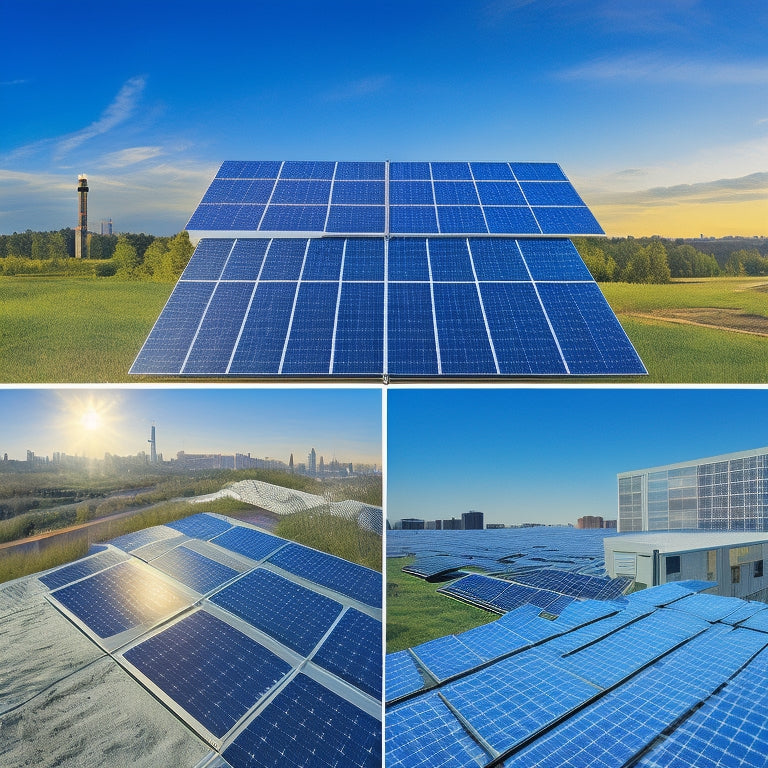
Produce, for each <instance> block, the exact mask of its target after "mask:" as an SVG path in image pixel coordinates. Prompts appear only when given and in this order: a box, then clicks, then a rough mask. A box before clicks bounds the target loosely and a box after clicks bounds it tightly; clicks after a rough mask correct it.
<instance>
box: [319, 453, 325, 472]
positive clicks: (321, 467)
mask: <svg viewBox="0 0 768 768" xmlns="http://www.w3.org/2000/svg"><path fill="white" fill-rule="evenodd" d="M320 474H321V475H322V474H325V461H324V460H323V457H322V456H321V457H320Z"/></svg>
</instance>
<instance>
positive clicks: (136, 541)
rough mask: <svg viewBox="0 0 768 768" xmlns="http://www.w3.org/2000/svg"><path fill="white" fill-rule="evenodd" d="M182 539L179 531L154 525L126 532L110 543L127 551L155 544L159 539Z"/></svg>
mask: <svg viewBox="0 0 768 768" xmlns="http://www.w3.org/2000/svg"><path fill="white" fill-rule="evenodd" d="M173 539H181V536H180V534H179V532H178V531H175V530H173V529H172V528H169V527H167V526H165V525H154V526H152V527H151V528H142V529H141V530H140V531H134V532H133V533H126V534H124V535H123V536H118V537H117V538H116V539H112V541H110V542H109V543H110V544H112V545H113V546H115V547H117V548H118V549H122V550H123V551H125V552H133V550H134V549H138V548H139V547H144V546H146V545H147V544H154V543H156V542H159V541H170V540H173Z"/></svg>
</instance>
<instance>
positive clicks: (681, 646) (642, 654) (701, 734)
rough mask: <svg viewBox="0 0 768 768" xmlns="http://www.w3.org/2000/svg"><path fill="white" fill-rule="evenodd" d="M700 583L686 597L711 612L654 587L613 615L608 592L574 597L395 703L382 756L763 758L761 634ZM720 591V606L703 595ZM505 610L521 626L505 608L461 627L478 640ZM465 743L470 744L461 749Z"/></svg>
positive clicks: (433, 762) (483, 760) (422, 760)
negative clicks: (522, 643)
mask: <svg viewBox="0 0 768 768" xmlns="http://www.w3.org/2000/svg"><path fill="white" fill-rule="evenodd" d="M708 586H709V585H707V584H704V585H702V588H707V587H708ZM704 597H706V598H707V599H706V605H705V603H704V602H700V604H699V605H694V603H692V604H691V605H689V608H696V609H697V612H701V610H699V609H704V612H705V613H706V614H707V616H708V617H709V618H710V619H711V620H712V623H709V622H707V621H705V620H702V619H701V618H698V617H697V616H694V615H693V614H692V613H691V614H687V613H684V612H683V611H682V610H677V609H676V608H674V607H670V608H656V607H655V606H654V603H656V602H663V601H664V599H665V597H664V596H660V597H659V598H658V599H651V600H647V601H645V604H644V605H640V604H638V605H635V606H633V605H625V606H623V607H622V606H620V605H618V604H613V608H612V610H613V611H614V614H613V615H609V614H607V613H606V609H607V608H608V607H609V605H608V604H606V603H601V602H595V601H592V600H588V601H586V602H583V603H574V604H573V606H572V607H571V608H569V609H568V612H567V614H568V615H567V616H564V617H562V618H560V619H557V620H555V621H553V622H548V623H549V624H550V625H551V626H552V627H553V637H552V639H551V640H549V641H547V640H546V639H545V641H544V642H543V643H542V644H539V645H537V646H535V647H528V648H525V647H523V648H522V650H521V651H520V652H519V653H515V655H512V656H509V657H508V658H505V659H503V660H501V661H497V662H495V663H492V664H491V665H490V666H488V667H486V668H484V669H482V670H479V671H472V670H469V671H468V672H467V673H466V674H465V675H463V676H461V677H460V679H457V680H455V681H452V682H449V683H447V684H443V685H440V684H438V685H437V687H436V688H433V689H432V690H430V691H428V692H425V693H422V694H417V695H416V697H415V698H412V699H410V700H408V701H405V702H401V703H399V704H394V705H391V706H390V707H389V708H388V710H387V734H386V736H387V738H386V745H387V746H386V748H387V764H388V765H398V766H401V765H402V766H405V765H408V766H409V768H417V767H419V766H438V765H467V764H477V765H487V764H489V763H490V762H491V760H492V759H493V758H496V757H499V756H500V757H501V758H502V759H503V764H504V765H505V766H508V767H509V768H512V766H515V767H517V766H521V767H522V766H529V765H541V766H548V765H552V766H561V765H562V766H570V768H577V767H580V766H584V765H590V766H598V767H599V768H609V766H610V767H616V768H618V766H623V765H628V764H632V765H635V764H637V765H641V766H647V767H648V768H661V766H664V767H665V768H667V767H668V766H674V767H675V768H683V766H686V767H688V766H691V767H692V768H704V766H707V768H711V767H712V766H714V765H745V766H755V767H756V766H764V765H765V744H766V743H768V742H767V741H766V739H768V726H767V725H766V720H765V716H764V710H765V707H766V706H767V705H768V699H766V695H765V689H766V682H768V651H766V650H765V647H766V644H767V643H768V635H766V634H764V633H763V632H760V631H753V630H751V629H746V628H743V627H733V626H732V625H730V624H728V623H726V622H725V621H720V620H716V619H714V617H715V616H716V615H724V614H725V616H726V618H727V615H734V613H735V612H734V611H733V608H734V604H733V601H732V600H731V599H729V598H719V597H714V596H710V595H706V596H704ZM685 599H688V598H685ZM716 601H722V606H721V608H720V610H714V609H713V608H712V605H711V603H713V602H716ZM680 602H681V607H682V603H683V602H684V600H681V601H680ZM696 602H699V601H696ZM741 602H743V601H741ZM744 605H748V604H747V603H744ZM593 607H594V608H595V610H592V608H593ZM523 610H530V609H521V611H520V614H522V612H523ZM616 611H618V613H616ZM643 612H645V615H644V614H643ZM739 612H740V613H742V614H743V615H746V614H747V613H748V611H746V610H743V611H739ZM624 613H626V614H627V615H626V616H623V615H622V614H624ZM758 615H759V614H758ZM601 616H602V617H604V618H602V619H601V618H600V617H601ZM508 619H509V620H512V621H516V623H515V625H513V626H514V629H515V630H516V634H519V635H520V636H523V635H524V634H525V621H524V620H522V617H521V620H517V616H515V614H507V615H506V616H504V617H502V618H500V619H498V620H497V621H496V622H493V624H490V625H486V626H484V627H479V628H477V630H471V631H470V632H467V633H462V635H460V636H458V637H461V638H462V639H463V641H464V643H465V644H466V645H468V646H471V644H472V639H473V637H474V639H475V640H476V641H477V647H478V648H479V647H481V646H482V643H483V639H484V638H483V636H482V634H481V633H482V631H484V630H488V629H489V628H491V627H493V625H494V624H500V623H501V622H504V621H506V620H508ZM535 621H538V622H542V620H541V619H538V618H535ZM558 625H563V626H560V627H558ZM571 627H578V628H576V629H574V630H572V629H570V628H571ZM510 628H511V627H510ZM475 633H476V634H475ZM571 635H573V636H574V638H577V641H576V643H573V642H570V636H571ZM488 637H489V638H490V637H491V635H488ZM443 640H447V638H445V639H443ZM424 645H428V644H424ZM529 645H530V643H529ZM574 645H575V646H576V647H577V650H576V651H575V652H574ZM437 648H438V646H437V644H434V645H433V650H437ZM445 649H446V650H449V645H445ZM402 653H404V652H400V654H402ZM400 654H398V656H399V655H400ZM403 659H406V657H403ZM389 660H390V656H388V658H387V662H388V663H389ZM399 666H401V665H400V664H399V663H397V664H395V668H396V669H397V668H398V667H399ZM590 679H591V680H592V683H591V684H590V682H589V680H590ZM402 690H403V693H402V694H400V695H401V696H402V695H405V694H406V693H414V692H417V691H418V689H416V688H415V687H413V686H412V687H411V690H408V686H405V687H404V688H403V689H402ZM387 698H388V699H390V700H392V699H393V698H394V697H392V696H389V695H388V696H387ZM446 702H447V703H448V704H449V705H450V708H449V707H447V706H445V703H446ZM702 704H703V706H702ZM470 734H474V738H473V737H472V736H471V735H470ZM479 744H488V745H490V749H491V750H492V751H489V752H487V753H486V752H485V751H484V750H482V749H480V747H479ZM652 744H654V745H655V746H654V747H653V748H652V750H651V751H650V752H646V751H645V750H647V748H648V747H649V746H650V745H652ZM468 749H469V750H472V749H478V750H480V751H479V753H476V754H473V755H472V756H471V758H468V757H467V750H468ZM638 760H639V762H637V761H638Z"/></svg>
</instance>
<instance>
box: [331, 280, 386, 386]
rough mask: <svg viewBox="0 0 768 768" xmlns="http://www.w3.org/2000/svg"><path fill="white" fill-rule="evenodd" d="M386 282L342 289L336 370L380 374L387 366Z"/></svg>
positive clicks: (344, 372) (357, 284)
mask: <svg viewBox="0 0 768 768" xmlns="http://www.w3.org/2000/svg"><path fill="white" fill-rule="evenodd" d="M383 334H384V285H383V284H382V283H346V282H345V283H344V284H343V286H342V289H341V301H340V303H339V313H338V323H337V326H336V345H335V352H334V358H333V372H334V373H335V374H337V375H344V374H352V375H362V374H368V375H377V374H381V372H382V370H383V367H384V359H383V358H384V352H383V349H382V347H383V343H382V338H383Z"/></svg>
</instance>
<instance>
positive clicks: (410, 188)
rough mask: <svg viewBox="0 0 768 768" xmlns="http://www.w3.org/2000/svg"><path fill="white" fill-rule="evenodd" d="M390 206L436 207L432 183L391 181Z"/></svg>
mask: <svg viewBox="0 0 768 768" xmlns="http://www.w3.org/2000/svg"><path fill="white" fill-rule="evenodd" d="M389 204H390V205H434V204H435V196H434V193H433V191H432V182H431V181H390V183H389Z"/></svg>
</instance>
